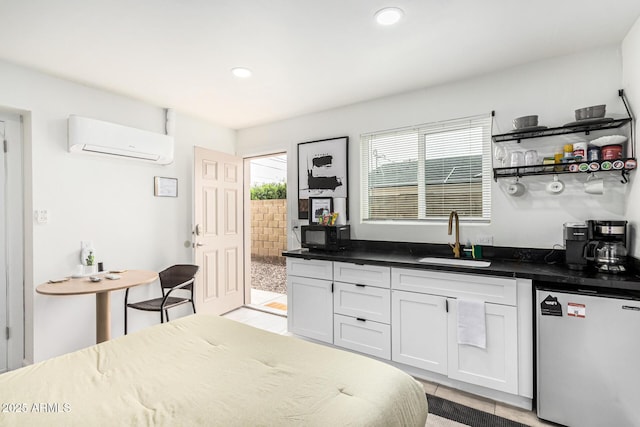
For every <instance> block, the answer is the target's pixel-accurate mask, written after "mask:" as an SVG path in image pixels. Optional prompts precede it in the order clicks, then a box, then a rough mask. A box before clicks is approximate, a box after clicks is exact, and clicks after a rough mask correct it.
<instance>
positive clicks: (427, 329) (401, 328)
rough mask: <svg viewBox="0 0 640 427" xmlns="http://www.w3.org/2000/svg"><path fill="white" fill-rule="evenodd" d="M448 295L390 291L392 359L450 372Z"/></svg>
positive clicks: (439, 371)
mask: <svg viewBox="0 0 640 427" xmlns="http://www.w3.org/2000/svg"><path fill="white" fill-rule="evenodd" d="M446 304H447V298H445V297H442V296H435V295H427V294H418V293H414V292H404V291H395V290H394V291H392V292H391V313H392V314H391V337H392V338H391V360H393V361H395V362H399V363H404V364H406V365H409V366H415V367H416V368H421V369H425V370H427V371H431V372H436V373H439V374H443V375H447V340H448V335H447V334H448V330H447V311H446Z"/></svg>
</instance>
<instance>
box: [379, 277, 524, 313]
mask: <svg viewBox="0 0 640 427" xmlns="http://www.w3.org/2000/svg"><path fill="white" fill-rule="evenodd" d="M391 283H392V285H391V287H392V288H393V289H398V290H402V291H409V292H418V293H423V294H431V295H442V296H446V297H453V298H464V299H473V300H480V301H485V302H491V303H496V304H504V305H513V306H515V305H516V303H517V295H516V290H517V288H516V279H512V278H505V277H495V276H480V275H471V274H458V273H441V272H439V271H427V270H413V269H409V268H393V269H392V270H391Z"/></svg>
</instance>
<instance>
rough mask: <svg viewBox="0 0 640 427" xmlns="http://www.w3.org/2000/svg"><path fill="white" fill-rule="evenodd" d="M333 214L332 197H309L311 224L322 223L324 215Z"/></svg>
mask: <svg viewBox="0 0 640 427" xmlns="http://www.w3.org/2000/svg"><path fill="white" fill-rule="evenodd" d="M325 212H326V213H331V212H333V199H332V198H331V197H309V223H314V224H318V223H320V222H322V214H323V213H325Z"/></svg>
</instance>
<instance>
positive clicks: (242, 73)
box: [231, 67, 252, 79]
mask: <svg viewBox="0 0 640 427" xmlns="http://www.w3.org/2000/svg"><path fill="white" fill-rule="evenodd" d="M231 73H232V74H233V75H234V76H236V77H238V78H241V79H246V78H247V77H251V74H252V73H251V70H250V69H248V68H244V67H236V68H232V69H231Z"/></svg>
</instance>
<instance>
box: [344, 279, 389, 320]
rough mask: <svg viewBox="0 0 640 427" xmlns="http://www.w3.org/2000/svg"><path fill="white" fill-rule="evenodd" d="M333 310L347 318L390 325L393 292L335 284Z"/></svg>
mask: <svg viewBox="0 0 640 427" xmlns="http://www.w3.org/2000/svg"><path fill="white" fill-rule="evenodd" d="M333 309H334V311H335V312H336V313H338V314H344V315H345V316H352V317H360V318H362V319H367V320H373V321H376V322H380V323H387V324H388V323H389V321H390V320H391V291H390V290H389V289H382V288H376V287H373V286H364V285H360V286H359V285H354V284H352V283H341V282H335V286H334V290H333Z"/></svg>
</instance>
